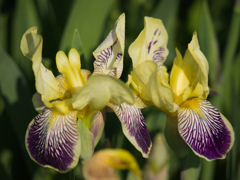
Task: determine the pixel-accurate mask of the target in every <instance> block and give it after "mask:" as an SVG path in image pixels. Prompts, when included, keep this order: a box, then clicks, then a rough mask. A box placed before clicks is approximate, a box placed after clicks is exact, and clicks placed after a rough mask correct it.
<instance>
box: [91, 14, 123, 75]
mask: <svg viewBox="0 0 240 180" xmlns="http://www.w3.org/2000/svg"><path fill="white" fill-rule="evenodd" d="M124 45H125V14H122V15H121V16H120V17H119V18H118V20H117V21H116V23H115V25H114V28H113V30H111V31H110V33H109V34H108V36H107V38H106V39H105V40H104V41H103V42H102V44H100V45H99V46H98V48H97V49H96V50H95V51H94V52H93V55H94V57H95V58H96V61H95V62H94V74H109V75H112V76H115V77H117V78H120V76H121V74H122V70H123V54H124Z"/></svg>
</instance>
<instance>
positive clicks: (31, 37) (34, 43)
mask: <svg viewBox="0 0 240 180" xmlns="http://www.w3.org/2000/svg"><path fill="white" fill-rule="evenodd" d="M42 43H43V39H42V36H41V35H38V34H37V27H31V28H30V29H28V30H27V31H26V32H25V33H24V35H23V37H22V40H21V46H20V48H21V51H22V53H23V54H24V56H26V57H27V58H29V59H30V60H31V61H32V62H33V65H32V68H33V72H34V75H35V80H36V84H35V85H36V89H37V92H38V93H40V94H41V95H42V101H43V102H44V103H45V105H48V104H49V103H48V102H49V101H51V100H53V99H56V98H61V97H63V96H64V94H62V93H61V92H60V90H59V87H58V85H59V82H58V80H57V79H56V78H55V77H54V75H53V73H52V72H51V71H49V70H48V69H47V68H45V67H44V65H43V64H42Z"/></svg>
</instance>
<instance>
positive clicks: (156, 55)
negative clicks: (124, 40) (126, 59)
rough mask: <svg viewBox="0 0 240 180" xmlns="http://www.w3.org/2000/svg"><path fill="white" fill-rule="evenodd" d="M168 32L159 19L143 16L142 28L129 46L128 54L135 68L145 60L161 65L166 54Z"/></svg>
mask: <svg viewBox="0 0 240 180" xmlns="http://www.w3.org/2000/svg"><path fill="white" fill-rule="evenodd" d="M167 41H168V34H167V31H166V29H165V27H164V25H163V23H162V21H161V20H160V19H155V18H151V17H145V18H144V29H143V30H142V31H141V33H140V34H139V36H138V37H137V39H136V40H135V41H134V42H133V43H132V44H131V45H130V47H129V55H130V57H131V58H132V62H133V67H134V68H135V67H136V66H137V65H138V64H140V63H141V62H144V61H146V60H153V61H155V62H156V63H157V64H158V66H160V65H162V64H163V62H164V61H165V59H166V56H167V55H168V49H167Z"/></svg>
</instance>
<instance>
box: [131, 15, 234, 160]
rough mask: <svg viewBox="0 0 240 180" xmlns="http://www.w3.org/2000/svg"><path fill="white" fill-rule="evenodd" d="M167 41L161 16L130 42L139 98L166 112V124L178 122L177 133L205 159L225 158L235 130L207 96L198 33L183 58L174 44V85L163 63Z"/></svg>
mask: <svg viewBox="0 0 240 180" xmlns="http://www.w3.org/2000/svg"><path fill="white" fill-rule="evenodd" d="M167 40H168V35H167V32H166V29H165V28H164V26H163V23H162V21H161V20H159V19H154V18H150V17H145V28H144V29H143V31H142V32H141V33H140V35H139V36H138V38H137V39H136V40H135V41H134V42H133V43H132V44H131V46H130V47H129V54H130V56H131V58H132V61H133V71H132V72H131V75H129V83H130V82H131V84H132V86H133V88H134V91H135V93H136V94H137V95H138V96H139V97H140V98H141V99H143V100H145V102H147V103H148V104H153V105H155V106H156V107H158V108H159V109H160V110H162V111H164V112H165V113H166V114H167V125H168V124H169V123H170V124H171V123H175V124H177V127H178V133H179V134H180V136H181V137H182V139H183V140H184V141H185V142H186V143H187V145H188V146H189V147H190V148H191V149H192V150H193V152H194V153H195V154H196V155H198V156H200V157H202V158H205V159H206V160H213V159H217V158H220V159H222V158H225V154H226V153H227V152H228V151H229V150H230V149H231V148H232V145H233V142H234V131H233V128H232V126H231V124H230V123H229V121H228V120H227V119H226V118H225V117H224V116H223V115H222V114H221V113H220V112H219V111H218V110H217V109H216V108H215V107H214V106H212V105H211V103H210V102H209V101H207V100H206V99H207V96H208V94H209V87H208V71H209V67H208V62H207V59H206V58H205V56H204V54H203V53H202V52H201V50H200V47H199V44H198V39H197V34H196V33H194V34H193V37H192V41H191V42H190V43H189V44H188V49H187V51H186V53H185V56H184V57H183V58H182V56H181V54H180V53H179V51H178V50H177V49H176V53H177V57H176V58H175V59H174V64H173V67H172V70H171V75H170V84H169V79H168V73H167V69H166V67H165V66H164V65H163V62H164V61H165V59H166V56H167V55H168V49H167V48H166V46H167ZM169 133H171V132H169ZM172 133H173V132H172ZM172 138H173V139H172V140H173V141H174V140H175V141H177V140H176V139H174V137H172ZM175 143H178V142H175Z"/></svg>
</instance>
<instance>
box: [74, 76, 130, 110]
mask: <svg viewBox="0 0 240 180" xmlns="http://www.w3.org/2000/svg"><path fill="white" fill-rule="evenodd" d="M110 99H112V100H114V102H116V103H118V104H120V103H122V102H127V103H128V104H133V103H134V97H133V95H132V93H131V91H130V90H129V89H128V87H127V86H126V85H125V84H124V83H123V82H122V81H121V80H119V79H117V78H115V77H112V76H109V75H93V76H91V77H90V78H89V79H88V81H87V82H86V84H85V85H84V86H83V88H82V89H81V91H80V92H79V93H78V94H75V95H73V103H72V105H73V108H74V109H77V110H81V109H83V108H84V107H85V106H87V105H89V108H90V110H89V111H93V112H94V111H98V110H101V109H103V108H104V107H105V106H106V104H107V103H108V102H109V100H110Z"/></svg>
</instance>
